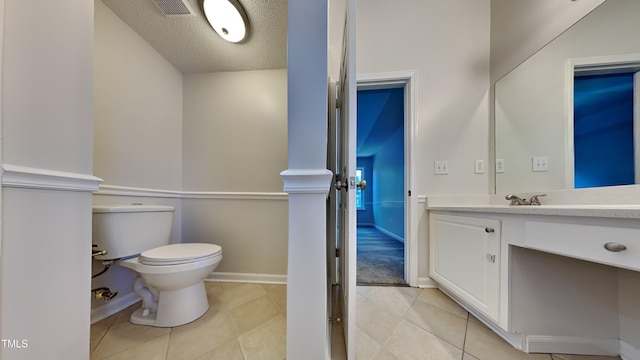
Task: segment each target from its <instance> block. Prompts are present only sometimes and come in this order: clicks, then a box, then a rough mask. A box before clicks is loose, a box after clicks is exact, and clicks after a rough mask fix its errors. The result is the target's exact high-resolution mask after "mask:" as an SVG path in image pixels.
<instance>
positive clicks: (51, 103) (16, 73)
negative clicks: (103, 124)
mask: <svg viewBox="0 0 640 360" xmlns="http://www.w3.org/2000/svg"><path fill="white" fill-rule="evenodd" d="M0 5H4V11H3V13H2V24H3V32H2V34H3V38H2V70H1V72H2V84H1V86H2V89H3V91H2V98H1V103H2V114H1V116H2V119H1V121H2V130H3V136H2V153H3V168H4V171H3V177H2V248H1V250H2V252H1V257H0V306H1V307H0V336H1V337H2V339H8V340H17V341H19V343H18V344H20V345H22V347H21V348H16V347H14V348H10V347H9V346H2V347H0V358H2V359H5V360H14V359H44V358H51V359H87V358H88V357H89V309H90V303H89V296H90V295H89V292H90V279H89V272H90V264H91V257H90V250H91V245H90V244H91V240H90V239H91V222H90V221H91V216H90V214H91V191H93V190H95V189H97V183H98V182H99V181H98V179H95V178H93V177H92V176H91V173H92V157H91V153H92V135H91V134H92V118H93V114H92V113H93V111H92V109H93V107H92V87H93V76H92V64H93V61H92V57H93V37H92V34H93V1H92V0H83V1H78V0H61V1H56V2H49V1H23V0H5V1H3V2H0ZM16 166H18V167H16ZM27 183H30V184H27ZM61 187H66V191H60V190H55V189H56V188H57V189H59V188H61ZM61 325H63V328H64V331H60V330H61ZM22 340H25V341H26V345H27V346H26V347H24V345H25V343H22Z"/></svg>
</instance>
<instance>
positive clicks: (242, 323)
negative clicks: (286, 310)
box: [230, 295, 281, 334]
mask: <svg viewBox="0 0 640 360" xmlns="http://www.w3.org/2000/svg"><path fill="white" fill-rule="evenodd" d="M230 312H231V318H232V319H233V322H234V324H235V328H236V329H237V330H238V333H239V334H242V333H244V332H247V331H249V330H252V329H255V328H256V327H258V326H260V325H262V324H264V323H265V322H267V321H269V320H271V319H273V318H274V317H276V316H277V315H279V314H281V312H280V310H279V309H278V307H277V306H276V305H275V304H274V303H273V301H271V299H270V298H269V297H268V296H266V295H265V296H261V297H259V298H257V299H254V300H251V301H249V302H246V303H244V304H241V305H238V306H236V307H234V308H233V309H231V310H230Z"/></svg>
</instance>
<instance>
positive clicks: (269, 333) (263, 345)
mask: <svg viewBox="0 0 640 360" xmlns="http://www.w3.org/2000/svg"><path fill="white" fill-rule="evenodd" d="M238 341H239V342H240V348H241V349H242V354H243V356H244V359H245V360H263V359H264V360H272V359H283V358H284V357H285V356H286V354H287V320H286V319H285V317H284V316H283V315H278V316H276V317H275V318H273V319H272V320H269V321H268V322H267V323H265V324H263V325H261V326H259V327H258V328H256V329H253V330H251V331H249V332H246V333H244V334H242V335H240V337H238Z"/></svg>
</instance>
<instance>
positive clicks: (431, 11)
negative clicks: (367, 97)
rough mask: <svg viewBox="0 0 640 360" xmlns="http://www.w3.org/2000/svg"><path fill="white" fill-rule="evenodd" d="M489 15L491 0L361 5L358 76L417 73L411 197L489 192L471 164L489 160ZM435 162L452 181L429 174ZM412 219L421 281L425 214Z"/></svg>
mask: <svg viewBox="0 0 640 360" xmlns="http://www.w3.org/2000/svg"><path fill="white" fill-rule="evenodd" d="M489 15H490V9H489V0H484V1H477V0H461V1H455V2H453V1H419V0H409V1H402V2H389V1H384V0H371V1H360V2H358V17H357V21H358V22H357V71H358V74H370V73H384V72H392V71H406V70H417V83H418V86H417V97H416V100H417V124H416V125H417V126H416V128H417V134H416V139H417V144H416V146H415V149H416V153H415V154H414V156H415V157H416V167H417V169H415V178H416V184H414V188H413V189H411V190H412V193H413V196H418V195H427V194H486V193H487V192H488V189H489V176H490V173H489V172H487V173H485V174H482V175H476V174H474V173H473V165H474V160H477V159H483V160H485V161H488V156H489V146H490V144H489V106H488V105H489V104H488V91H489V27H490V24H489ZM390 23H391V24H393V26H389V25H388V24H390ZM435 160H448V161H449V175H437V176H436V175H434V174H433V162H434V161H435ZM414 216H417V217H418V218H417V219H414V221H413V224H414V226H418V227H419V231H418V232H417V233H418V238H419V248H418V249H417V251H418V252H419V254H420V255H419V260H418V261H419V277H426V276H427V273H428V264H427V262H428V260H427V259H428V254H427V244H426V241H427V240H426V239H427V230H426V222H425V221H424V218H425V214H423V213H421V214H414ZM414 231H415V230H413V229H412V230H411V233H414Z"/></svg>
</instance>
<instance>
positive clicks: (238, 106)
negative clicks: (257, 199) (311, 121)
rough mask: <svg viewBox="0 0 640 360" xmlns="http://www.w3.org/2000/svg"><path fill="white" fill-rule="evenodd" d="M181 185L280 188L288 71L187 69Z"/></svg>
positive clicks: (186, 187) (257, 189)
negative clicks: (205, 71)
mask: <svg viewBox="0 0 640 360" xmlns="http://www.w3.org/2000/svg"><path fill="white" fill-rule="evenodd" d="M183 144H184V146H183V152H184V153H183V156H182V161H183V175H182V176H183V179H184V181H183V189H184V190H186V191H226V192H233V191H240V192H281V191H282V179H281V178H280V171H281V170H282V169H285V168H286V167H287V71H286V70H265V71H240V72H222V73H211V74H195V75H187V76H185V79H184V121H183Z"/></svg>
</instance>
